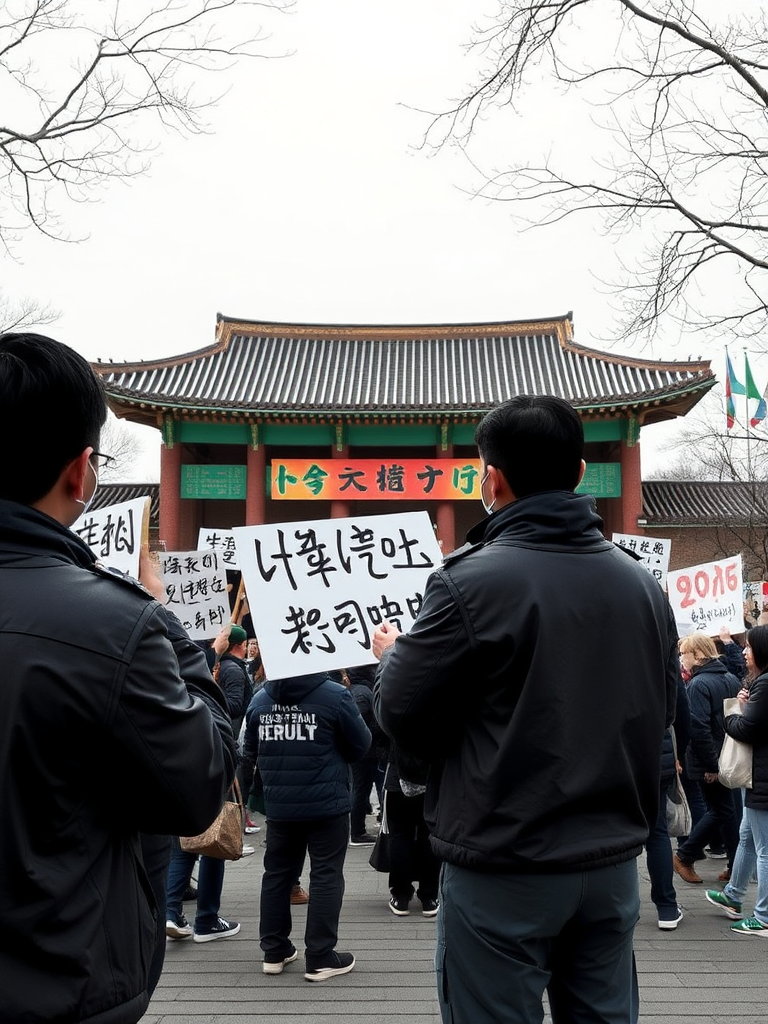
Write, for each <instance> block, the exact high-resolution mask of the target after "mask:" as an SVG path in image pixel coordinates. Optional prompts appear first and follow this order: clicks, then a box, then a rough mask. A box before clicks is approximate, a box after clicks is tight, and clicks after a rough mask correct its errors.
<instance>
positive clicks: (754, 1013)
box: [144, 831, 768, 1024]
mask: <svg viewBox="0 0 768 1024" xmlns="http://www.w3.org/2000/svg"><path fill="white" fill-rule="evenodd" d="M262 836H263V831H262V833H260V834H259V835H257V836H255V837H253V838H254V839H255V842H254V844H253V845H255V846H256V853H255V854H254V855H253V856H252V857H247V858H244V859H243V860H241V861H237V862H236V863H232V864H228V865H227V871H226V876H225V883H224V894H223V900H222V905H221V912H222V914H223V916H224V917H227V918H233V919H235V920H238V921H240V922H241V923H242V930H241V932H240V934H239V935H237V936H234V937H233V938H231V939H222V940H218V941H216V942H207V943H204V944H203V943H194V942H192V941H191V940H185V941H183V942H178V941H177V942H169V943H168V949H167V954H166V962H165V969H164V972H163V977H162V979H161V981H160V985H159V986H158V989H157V991H156V992H155V996H154V998H153V1000H152V1003H151V1005H150V1007H149V1010H148V1011H147V1014H146V1016H145V1017H144V1022H145V1024H182V1022H183V1024H252V1022H255V1021H261V1020H264V1021H274V1022H275V1024H298V1022H302V1024H306V1022H308V1021H317V1022H320V1024H326V1022H328V1024H330V1022H333V1024H364V1022H369V1021H373V1020H376V1021H377V1022H379V1024H406V1022H407V1024H439V1021H440V1016H439V1013H438V1009H437V1000H436V997H435V981H434V971H433V966H432V957H433V950H434V938H435V921H434V919H427V918H424V917H422V916H421V913H420V912H419V913H417V912H416V911H417V910H418V909H419V907H420V905H419V904H418V902H417V901H414V903H413V904H412V911H413V912H412V914H411V916H410V917H405V918H396V917H395V916H394V915H393V914H391V913H390V911H389V910H388V908H387V899H388V892H387V887H386V876H384V875H379V874H377V873H376V872H374V871H373V870H372V869H371V868H370V867H369V865H368V854H369V850H367V849H365V848H363V847H354V848H350V849H349V851H348V856H347V862H346V869H345V876H346V881H347V891H346V895H345V898H344V908H343V910H342V916H341V925H340V932H339V933H340V941H339V949H344V950H346V949H348V950H351V951H352V952H353V953H354V954H355V957H356V959H357V964H356V966H355V969H354V970H353V971H352V973H351V974H347V975H344V976H342V977H338V978H332V979H331V980H329V981H326V982H322V983H316V984H310V983H309V982H307V981H305V980H304V976H303V975H304V967H303V959H302V957H301V955H300V956H299V959H298V960H297V961H296V962H295V963H294V964H290V965H289V966H288V967H286V968H285V971H284V972H283V974H281V975H278V976H266V975H264V974H262V973H261V952H260V950H259V945H258V895H259V885H260V879H261V859H262V854H263V845H262V843H261V842H259V840H261V839H262ZM722 867H723V862H722V861H717V860H710V861H706V862H702V863H699V864H698V865H697V870H698V871H699V873H700V874H701V875H702V877H703V878H704V879H705V884H704V885H703V886H699V885H696V886H693V885H686V884H685V883H684V882H679V884H677V886H676V887H677V892H678V899H679V902H680V903H681V904H682V906H683V908H684V909H685V919H684V920H683V922H682V923H681V924H680V926H679V927H678V929H677V930H676V931H673V932H661V931H659V929H658V928H657V925H656V915H655V912H654V907H653V904H652V903H651V902H650V898H649V883H648V876H647V872H646V871H645V865H644V861H643V860H641V861H640V862H639V870H640V878H641V890H642V893H643V905H642V912H641V920H640V923H639V925H638V927H637V931H636V933H635V947H636V955H637V963H638V974H639V978H640V993H641V1000H642V1005H641V1015H640V1020H641V1024H672V1022H675V1024H678V1022H680V1024H694V1022H696V1024H733V1022H738V1024H758V1022H760V1024H764V1022H765V1020H766V1007H767V1006H768V971H767V970H766V961H767V960H768V940H765V939H762V938H757V937H741V936H737V935H733V934H732V933H730V932H729V930H728V923H729V922H728V919H727V918H726V917H725V916H724V915H722V914H721V913H719V912H718V911H717V910H716V908H714V907H712V906H710V904H708V903H707V902H706V901H705V899H704V895H703V891H702V890H703V889H704V888H706V887H708V886H709V887H714V886H716V885H717V883H716V878H717V875H718V873H719V872H720V871H721V870H722ZM304 881H305V882H306V878H305V879H304ZM187 906H188V909H190V910H192V909H193V907H192V906H191V905H189V904H188V905H187ZM745 909H748V910H750V911H751V909H752V903H751V902H748V903H747V905H746V908H745ZM294 910H295V915H294V939H296V940H298V941H297V942H296V945H297V948H298V949H299V951H300V954H301V952H302V944H301V941H300V940H301V938H302V935H303V926H304V919H305V916H306V910H305V909H304V908H303V907H296V908H294ZM546 1020H548V1018H546ZM532 1024H533V1022H532Z"/></svg>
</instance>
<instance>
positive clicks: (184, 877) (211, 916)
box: [167, 839, 226, 928]
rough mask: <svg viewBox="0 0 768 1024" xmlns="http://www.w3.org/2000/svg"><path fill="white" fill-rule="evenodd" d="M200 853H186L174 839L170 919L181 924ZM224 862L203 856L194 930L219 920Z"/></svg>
mask: <svg viewBox="0 0 768 1024" xmlns="http://www.w3.org/2000/svg"><path fill="white" fill-rule="evenodd" d="M196 860H197V854H195V853H186V852H185V851H184V850H182V849H181V848H180V847H179V841H178V839H176V840H174V849H173V854H172V856H171V864H170V867H169V868H168V893H167V902H168V911H167V914H168V919H169V920H171V921H175V922H176V923H177V924H178V923H179V918H180V917H181V916H182V914H183V913H184V904H183V898H184V892H185V891H186V888H187V886H188V885H189V882H190V879H191V878H192V870H193V869H194V866H195V861H196ZM225 863H226V862H225V861H223V860H221V859H220V858H218V857H201V858H200V865H199V867H198V869H197V913H196V914H195V928H210V927H211V926H212V925H214V924H216V922H217V921H218V919H219V908H220V907H221V890H222V887H223V885H224V865H225Z"/></svg>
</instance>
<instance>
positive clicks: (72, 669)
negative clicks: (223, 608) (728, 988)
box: [0, 334, 768, 1024]
mask: <svg viewBox="0 0 768 1024" xmlns="http://www.w3.org/2000/svg"><path fill="white" fill-rule="evenodd" d="M105 417H106V403H105V399H104V394H103V390H102V386H101V384H100V382H99V379H98V378H97V377H96V375H95V374H94V373H93V371H92V370H91V368H90V367H89V366H88V364H87V363H86V362H85V361H84V360H83V359H82V358H81V357H80V356H78V355H76V354H75V353H74V352H73V351H72V350H71V349H69V348H67V347H66V346H63V345H60V344H59V343H57V342H55V341H52V340H51V339H48V338H44V337H42V336H37V335H27V334H7V335H2V336H0V436H2V437H3V438H4V439H6V440H5V448H4V451H5V455H6V462H5V467H4V468H5V473H4V474H3V478H2V480H1V481H0V568H1V569H2V580H3V585H4V588H5V589H4V594H5V596H6V600H5V602H4V604H3V610H2V616H1V617H0V654H2V656H3V662H4V664H5V665H6V666H8V667H9V671H8V672H7V673H6V676H5V679H4V685H3V687H2V688H0V813H2V815H3V827H2V829H0V926H1V927H0V1024H11V1022H14V1024H16V1022H18V1021H22V1020H23V1021H25V1022H27V1024H43V1022H45V1024H89V1022H90V1024H96V1022H98V1024H134V1022H135V1021H138V1020H139V1019H140V1018H141V1016H142V1015H143V1013H144V1012H145V1010H146V1008H147V1005H148V1002H149V999H150V997H151V994H152V991H153V989H154V987H155V986H156V984H157V982H158V979H159V977H160V973H161V970H162V963H163V957H164V951H165V944H166V941H167V940H170V941H183V940H185V939H192V940H193V941H196V942H200V943H205V942H211V941H214V940H217V939H227V938H231V937H233V936H235V935H237V934H238V933H239V931H240V924H239V923H238V922H236V921H233V920H231V919H229V917H222V915H221V907H220V904H221V898H222V891H223V889H222V884H223V879H224V872H225V866H226V865H225V861H224V860H223V859H220V858H217V857H211V856H203V857H201V858H200V860H199V861H197V859H196V856H195V855H194V854H190V853H188V852H187V851H186V850H185V849H184V848H183V846H182V845H181V844H180V843H179V837H189V836H195V835H196V834H198V833H200V832H202V831H204V830H205V829H207V828H208V826H209V825H210V824H211V822H212V821H213V820H214V819H215V818H216V816H217V814H218V813H219V811H220V809H221V808H222V805H223V803H224V801H225V798H226V797H227V795H228V793H229V792H230V790H231V788H232V786H233V784H234V782H235V779H236V777H237V779H238V780H239V788H240V789H241V790H242V791H243V792H244V793H245V795H246V800H247V801H249V802H250V804H251V806H252V807H253V808H258V809H259V810H260V811H261V812H262V813H263V814H264V815H265V818H266V829H265V838H264V842H265V851H264V865H263V874H262V880H261V894H260V916H259V940H260V945H261V950H262V954H263V960H262V970H263V972H264V974H266V975H279V974H281V973H282V972H283V970H284V968H285V967H286V965H289V964H292V963H293V962H294V961H296V960H297V959H298V957H299V946H298V945H297V943H296V941H295V937H294V936H293V935H292V926H293V921H292V914H291V907H292V906H295V905H296V904H297V903H304V904H306V906H307V911H306V922H305V928H304V936H303V939H304V942H303V946H304V977H305V978H306V979H307V981H309V982H324V981H326V980H328V979H330V978H334V977H336V976H339V975H344V974H347V973H348V972H349V971H351V970H352V969H353V968H354V966H355V957H354V954H353V953H352V952H349V951H343V950H339V949H337V942H338V932H339V918H340V913H341V909H342V901H343V895H344V861H345V857H346V854H347V848H348V845H349V844H350V843H351V844H352V845H355V846H364V847H365V846H368V847H371V846H373V845H374V843H375V842H376V839H377V836H376V828H375V827H374V826H373V825H371V826H370V827H368V826H367V820H368V812H369V802H370V801H371V799H372V797H373V795H374V794H375V798H374V800H375V803H376V804H377V806H378V809H379V810H380V812H381V819H382V821H381V824H382V825H384V824H385V823H386V830H387V835H388V838H389V854H390V865H389V889H390V896H389V910H390V911H391V913H392V914H393V915H395V916H396V917H398V918H404V917H407V916H409V915H410V914H411V913H412V912H413V911H414V910H416V909H417V908H418V905H417V904H414V899H416V900H418V903H419V904H420V908H421V914H422V915H423V916H425V917H427V918H431V917H436V919H437V942H436V946H437V948H436V961H435V962H436V975H437V991H438V1000H439V1004H440V1009H441V1014H442V1017H443V1020H444V1021H445V1022H446V1024H448V1022H451V1024H517V1022H519V1021H521V1020H525V1021H531V1022H533V1021H540V1020H541V1019H542V1015H543V1010H542V1000H543V997H544V994H545V992H546V994H547V995H548V999H549V1007H550V1013H551V1016H552V1020H553V1022H554V1024H564V1022H569V1024H571V1022H574V1021H585V1022H586V1021H589V1022H590V1024H609V1022H610V1024H636V1022H637V1020H638V1015H639V992H638V985H637V977H636V973H635V961H634V954H633V933H634V928H635V924H636V922H637V919H638V916H639V901H640V898H639V886H638V874H637V866H636V862H637V859H638V857H639V856H640V854H641V853H642V852H643V849H644V848H645V850H646V855H647V863H648V869H649V873H650V876H651V898H652V900H653V902H654V904H655V906H656V909H657V912H658V924H659V928H660V929H661V930H662V931H672V930H674V929H676V928H677V927H678V925H679V924H680V923H681V921H682V920H683V912H682V909H681V907H680V904H679V901H678V897H677V893H676V890H675V884H674V883H675V875H676V876H677V878H679V879H680V880H681V881H682V882H683V883H685V884H686V885H690V886H697V885H701V884H702V878H701V876H700V875H699V874H698V873H697V871H696V864H697V862H699V861H701V859H702V858H703V857H704V856H706V855H707V851H709V854H710V855H714V854H717V853H718V852H720V851H722V852H723V854H724V857H725V858H726V861H725V865H724V869H723V874H722V881H723V883H724V885H723V887H722V889H707V890H706V891H704V892H703V894H702V898H705V899H706V900H707V901H708V903H709V904H710V905H711V906H713V907H715V908H717V909H718V910H720V911H722V912H723V913H724V914H725V915H726V916H727V917H728V918H729V919H730V921H731V924H730V928H731V930H732V931H733V932H734V934H736V935H740V936H764V937H768V849H767V844H768V626H762V625H758V626H755V627H754V628H752V629H750V630H749V631H748V632H747V633H746V638H745V645H744V647H743V650H742V649H741V648H740V646H739V645H738V644H736V643H735V642H734V639H733V637H731V636H730V634H728V633H727V632H724V633H723V634H722V635H721V636H720V637H719V638H718V640H717V642H716V641H715V640H714V639H712V638H709V637H706V636H704V635H700V634H695V635H692V636H686V637H683V638H682V640H678V636H677V631H676V627H675V623H674V619H673V616H672V613H671V609H670V607H669V604H668V602H667V600H666V597H665V596H664V593H663V591H662V589H661V588H660V587H659V586H658V584H657V582H656V581H655V580H654V579H653V578H652V577H651V576H650V575H649V574H648V573H647V572H646V571H645V569H644V568H643V567H642V566H641V565H640V564H639V563H638V561H637V560H636V559H635V558H634V557H633V556H632V555H631V554H630V553H628V552H625V551H623V550H622V549H620V548H619V547H617V546H616V545H614V544H612V543H610V542H609V541H607V540H606V539H605V537H604V535H603V531H602V521H601V520H600V518H599V516H598V515H597V512H596V509H595V504H594V501H593V500H592V499H591V498H590V497H589V495H582V494H578V493H576V488H577V486H578V484H579V482H580V480H581V478H582V475H583V473H584V468H585V464H584V461H583V448H584V436H583V427H582V424H581V420H580V418H579V416H578V414H577V413H576V412H575V410H574V409H573V408H572V407H571V406H570V405H569V404H568V403H567V402H565V401H563V400H561V399H558V398H553V397H551V396H538V397H529V396H518V397H516V398H513V399H510V400H509V401H507V402H504V403H502V404H501V405H499V406H497V407H496V408H495V409H493V410H492V411H491V412H490V413H488V414H487V415H486V416H485V418H484V419H483V420H482V422H481V423H480V426H479V427H478V429H477V433H476V442H477V446H478V452H479V457H480V462H481V467H482V482H481V485H480V492H481V498H482V502H483V506H484V508H485V511H486V513H487V517H486V518H485V519H484V520H483V521H482V522H481V523H480V524H479V525H478V526H477V527H475V528H474V529H473V530H472V531H470V534H469V535H468V538H467V540H468V543H467V545H465V546H464V547H463V548H461V549H459V550H458V551H457V552H454V553H452V554H450V555H446V557H445V558H444V560H443V564H442V565H441V566H440V568H439V569H438V570H437V571H435V572H434V573H433V574H432V575H431V576H430V577H429V579H428V580H427V583H426V586H425V590H424V595H423V602H422V607H421V610H420V613H419V615H418V617H417V619H416V621H415V623H414V624H413V626H412V627H411V628H410V629H409V630H408V631H407V632H406V633H400V632H399V631H398V629H396V628H395V627H394V626H393V625H391V624H389V623H386V622H385V623H383V624H381V625H380V626H378V627H377V628H376V630H375V632H374V633H373V639H372V654H373V656H374V657H375V658H376V659H377V660H378V661H379V662H380V664H379V665H378V668H377V670H376V673H375V680H374V675H373V672H372V670H371V668H370V666H369V667H366V666H363V667H360V666H352V667H349V668H347V669H346V670H344V671H343V672H340V673H339V674H338V675H337V676H336V677H334V676H333V675H329V674H327V673H324V672H320V673H317V674H311V675H298V676H292V677H288V678H281V679H272V678H265V676H264V671H263V666H262V664H261V659H260V657H259V651H258V646H257V645H256V646H255V647H254V646H253V645H252V644H251V641H252V639H253V637H252V634H251V633H250V632H249V630H248V629H247V628H243V626H241V625H240V624H236V623H235V624H230V625H229V626H228V627H226V629H225V630H223V631H222V633H221V634H220V635H219V637H217V638H216V641H215V642H214V643H213V645H212V646H211V649H210V650H202V649H201V648H200V646H199V645H196V644H194V643H192V641H190V639H189V637H188V636H187V634H186V633H185V631H184V628H183V626H182V625H181V623H180V622H179V621H178V620H177V619H176V618H175V617H174V616H173V615H172V613H170V612H169V611H168V610H167V609H166V608H165V607H164V600H165V588H164V584H163V581H162V580H161V579H160V577H159V575H158V572H157V569H156V567H155V566H154V564H153V562H152V560H151V559H150V558H149V556H148V552H146V551H145V552H143V554H142V558H141V561H140V572H139V577H140V581H139V582H137V581H135V580H132V579H131V578H129V577H126V576H124V575H123V574H120V573H116V572H114V571H111V570H110V569H109V568H107V567H104V566H102V565H100V564H99V562H98V561H97V559H96V557H95V555H94V554H93V553H92V552H91V550H90V549H89V548H88V547H87V546H86V545H85V544H84V543H82V541H81V540H80V539H79V538H78V537H77V536H76V535H75V534H74V533H72V531H71V530H69V527H70V526H71V525H72V524H73V523H74V522H75V520H76V519H77V518H78V516H79V515H80V514H81V512H82V510H83V509H84V508H87V507H88V505H89V503H90V502H91V500H92V498H93V494H94V492H95V489H96V486H97V484H98V470H99V466H100V464H101V462H102V461H103V459H104V456H103V455H101V454H100V453H99V451H98V449H97V446H98V440H99V433H100V430H101V427H102V425H103V423H104V419H105ZM17 438H22V439H23V443H19V442H18V441H17V440H16V439H17ZM617 593H620V594H622V595H623V602H622V603H623V608H626V607H631V608H632V615H631V616H629V615H626V614H625V612H624V611H623V610H622V611H621V613H620V614H617V610H616V609H617V605H616V601H615V595H616V594H617ZM11 598H12V599H11ZM597 650H599V657H596V656H595V652H596V651H597ZM726 698H736V699H737V701H738V710H739V711H740V712H741V713H739V714H736V713H729V714H727V715H725V714H724V712H723V701H724V699H726ZM726 736H728V737H731V738H733V739H734V740H737V741H740V742H741V743H743V744H748V745H749V747H751V750H752V780H751V786H750V787H748V788H747V789H746V790H745V792H744V794H742V792H741V791H739V790H734V789H731V788H729V787H728V786H726V785H724V784H723V782H722V781H721V778H720V775H719V770H718V755H719V751H720V748H721V746H722V744H723V741H724V740H725V738H726ZM678 775H679V776H680V778H681V781H682V784H683V787H684V788H685V790H686V792H687V794H688V797H689V802H690V808H691V813H692V825H691V828H690V830H689V832H688V835H687V836H684V837H680V839H679V840H678V842H677V844H676V849H675V850H674V851H673V850H672V842H671V840H670V837H669V834H668V830H667V825H666V813H665V807H666V798H667V793H668V792H669V790H670V787H671V786H672V784H673V783H675V781H676V778H677V777H678ZM40 794H45V795H46V798H47V814H46V816H45V820H43V819H42V817H41V815H40V814H39V810H38V808H39V800H37V799H36V797H37V798H39V796H40ZM243 826H244V835H243V836H241V837H240V838H241V839H242V844H243V845H242V848H241V847H240V845H239V842H240V840H238V847H237V855H242V854H247V852H248V851H249V850H250V851H251V852H253V847H250V846H249V845H248V843H247V842H246V840H247V839H248V838H249V835H254V834H255V832H256V831H257V830H258V829H259V826H258V825H257V824H255V823H254V822H253V821H251V820H250V818H249V817H245V818H244V820H243ZM51 835H53V836H54V837H55V841H54V842H51ZM195 864H197V876H196V891H194V892H193V893H190V889H191V888H192V880H193V871H194V868H195ZM305 871H306V872H307V874H306V875H305V874H304V873H305ZM302 876H304V877H306V878H307V879H308V881H307V884H306V888H304V887H303V886H302ZM753 877H754V878H755V879H756V883H757V887H756V898H755V901H754V907H753V909H752V912H751V913H748V912H745V901H746V900H747V898H748V894H749V892H750V889H749V887H750V883H751V880H752V879H753ZM191 894H192V895H194V897H195V899H196V912H195V915H194V918H193V919H192V923H191V924H190V923H189V922H188V921H187V918H186V916H185V913H184V906H183V904H184V901H185V899H186V898H187V897H188V896H190V895H191Z"/></svg>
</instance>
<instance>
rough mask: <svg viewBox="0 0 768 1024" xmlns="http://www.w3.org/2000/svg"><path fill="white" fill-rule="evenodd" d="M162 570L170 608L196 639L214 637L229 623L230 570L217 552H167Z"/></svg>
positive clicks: (162, 557)
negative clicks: (228, 572)
mask: <svg viewBox="0 0 768 1024" xmlns="http://www.w3.org/2000/svg"><path fill="white" fill-rule="evenodd" d="M160 572H161V573H162V577H163V582H164V583H165V592H166V594H167V595H168V608H169V609H170V610H171V611H172V612H174V614H175V615H177V616H178V618H179V619H180V620H181V622H182V623H183V625H184V628H185V629H186V631H187V632H188V633H189V635H190V637H191V638H192V639H193V640H208V639H210V638H211V637H215V636H216V635H217V634H218V632H219V631H220V630H221V628H222V626H224V625H226V623H228V622H229V595H228V594H227V570H226V569H224V568H223V567H222V565H221V560H220V556H219V554H217V552H215V551H212V550H211V549H210V548H208V549H206V550H204V551H165V552H163V553H162V554H161V555H160Z"/></svg>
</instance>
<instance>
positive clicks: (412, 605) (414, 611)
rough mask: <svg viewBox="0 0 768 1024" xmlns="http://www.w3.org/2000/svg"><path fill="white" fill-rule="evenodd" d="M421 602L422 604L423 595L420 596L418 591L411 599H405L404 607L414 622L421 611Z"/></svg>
mask: <svg viewBox="0 0 768 1024" xmlns="http://www.w3.org/2000/svg"><path fill="white" fill-rule="evenodd" d="M423 602H424V595H423V594H420V593H419V592H418V591H417V592H416V593H415V594H414V595H413V596H412V597H406V599H405V605H406V607H407V609H408V611H409V613H410V615H411V617H412V618H413V619H414V620H415V619H416V616H417V615H418V614H419V612H420V611H421V606H422V604H423Z"/></svg>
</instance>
